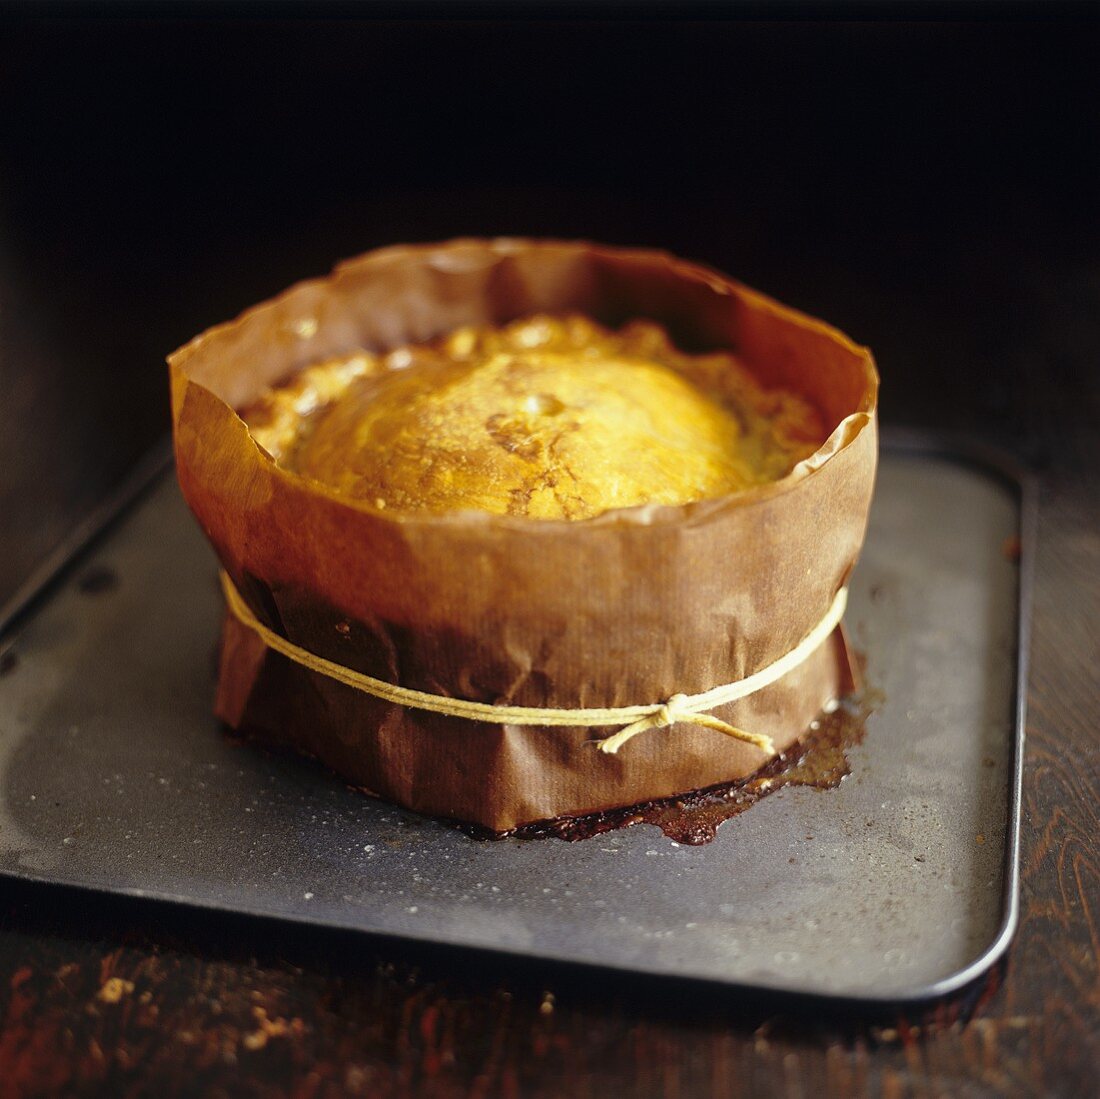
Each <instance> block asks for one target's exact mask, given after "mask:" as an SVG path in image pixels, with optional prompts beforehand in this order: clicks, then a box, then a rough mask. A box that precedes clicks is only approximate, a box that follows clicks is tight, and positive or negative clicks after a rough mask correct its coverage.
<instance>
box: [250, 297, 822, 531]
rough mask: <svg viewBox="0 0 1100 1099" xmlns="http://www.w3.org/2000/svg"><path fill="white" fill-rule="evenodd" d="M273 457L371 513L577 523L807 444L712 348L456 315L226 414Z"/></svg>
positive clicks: (748, 378)
mask: <svg viewBox="0 0 1100 1099" xmlns="http://www.w3.org/2000/svg"><path fill="white" fill-rule="evenodd" d="M242 416H243V417H244V419H245V421H246V423H247V424H248V426H249V429H250V431H251V433H252V435H253V437H254V438H255V439H256V441H257V442H258V443H259V444H260V445H261V446H262V447H264V448H265V449H266V450H267V451H268V452H269V453H270V454H271V455H272V456H273V457H274V458H275V460H276V461H277V462H279V463H280V464H281V465H283V466H284V467H285V468H287V469H290V470H294V471H296V472H298V473H300V474H304V475H305V476H307V477H310V478H312V479H313V480H315V481H318V482H320V483H322V484H324V485H326V486H328V487H329V488H331V489H333V490H335V491H336V492H338V493H340V494H342V495H345V496H347V497H350V498H353V499H356V500H361V501H364V502H366V503H368V504H370V505H372V506H373V507H376V508H379V509H389V510H394V511H406V512H425V511H426V512H431V513H437V514H439V513H444V512H451V511H459V510H463V509H470V508H472V509H478V510H482V511H488V512H492V513H495V514H507V515H522V516H528V517H530V518H536V519H585V518H589V517H592V516H595V515H599V514H601V513H602V512H605V511H608V510H610V509H613V508H622V507H631V506H635V505H638V504H647V503H648V504H685V503H690V502H692V501H695V500H702V499H709V498H712V497H718V496H724V495H726V494H728V493H732V492H737V491H739V490H742V489H744V488H747V487H749V486H752V485H756V484H761V483H764V482H767V481H772V480H777V479H779V478H781V477H783V476H784V475H786V474H787V473H788V472H790V470H791V469H792V468H793V467H794V465H795V464H797V462H799V461H800V460H802V459H803V458H806V457H808V456H809V455H810V454H812V453H813V452H814V450H816V449H817V448H818V446H820V445H821V443H822V442H823V441H824V430H823V426H822V423H821V419H820V416H819V415H818V413H817V411H816V410H815V409H814V408H813V406H812V405H811V404H810V403H809V402H808V401H806V400H805V399H803V398H801V397H799V396H796V395H795V394H792V393H788V392H784V391H777V390H765V389H763V388H762V387H761V386H760V385H759V383H757V382H756V380H755V379H754V378H753V377H752V375H751V374H750V373H749V372H748V371H747V370H746V369H745V368H744V367H743V366H742V365H741V364H740V363H739V362H738V360H737V358H736V356H734V355H733V354H731V353H729V352H718V353H710V354H707V355H687V354H684V353H682V352H680V351H678V350H677V349H676V348H675V347H674V346H673V345H672V344H671V342H670V341H669V339H668V336H667V335H666V333H665V331H664V330H663V329H662V328H661V327H660V326H659V325H656V324H654V323H652V322H649V321H634V322H632V323H631V324H628V325H627V326H626V327H624V328H623V329H621V330H620V331H618V332H613V331H610V330H608V329H606V328H603V327H601V326H600V325H598V324H596V323H595V322H593V321H590V320H588V319H586V318H584V317H545V316H535V317H530V318H525V319H523V320H519V321H515V322H513V323H512V324H509V325H507V326H504V327H501V328H493V327H488V326H485V327H476V328H474V327H470V328H462V329H459V330H457V331H455V332H453V333H451V334H450V335H449V336H446V337H443V338H441V339H439V340H436V341H434V342H432V343H429V344H421V345H415V346H409V347H403V348H399V349H398V350H396V351H392V352H390V353H389V354H388V355H385V356H377V355H372V354H370V353H367V352H357V353H355V354H353V355H349V356H346V357H343V358H340V359H334V360H331V361H328V362H324V363H318V364H316V365H314V366H311V367H308V368H307V369H305V370H303V371H301V372H300V373H299V374H298V375H296V377H295V378H293V379H292V380H291V381H290V382H288V383H287V384H286V385H283V386H279V387H276V388H274V389H271V390H269V391H268V392H267V393H266V394H265V395H264V397H263V398H262V399H261V400H260V401H259V402H257V403H256V404H255V405H254V406H252V407H251V408H249V409H246V410H245V411H244V412H242Z"/></svg>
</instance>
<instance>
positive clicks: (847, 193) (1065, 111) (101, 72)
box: [0, 5, 1100, 603]
mask: <svg viewBox="0 0 1100 1099" xmlns="http://www.w3.org/2000/svg"><path fill="white" fill-rule="evenodd" d="M651 7H652V6H651ZM43 10H44V9H35V8H29V7H10V6H9V7H7V8H4V7H2V6H0V516H3V518H4V521H5V522H7V523H9V524H14V525H17V526H18V527H19V529H20V531H21V537H20V538H19V539H18V540H17V548H16V549H14V550H12V551H10V552H9V553H7V554H6V555H5V559H4V560H3V561H0V603H2V602H3V600H4V598H5V597H7V596H8V595H10V594H11V591H12V590H13V589H14V588H15V586H16V585H17V583H18V582H19V581H20V580H21V579H22V578H24V577H25V576H26V575H27V573H28V572H29V571H30V570H31V568H32V566H33V565H34V564H35V563H36V562H37V561H39V560H41V558H42V557H43V555H44V554H45V553H46V552H47V551H48V550H50V549H51V547H52V546H53V545H55V544H56V542H57V540H58V539H59V537H60V535H61V534H62V533H63V531H64V530H66V529H67V528H68V527H70V526H71V524H72V522H73V519H74V517H76V516H79V515H81V514H84V513H85V512H86V511H87V510H88V508H89V507H91V505H92V503H93V502H94V501H95V500H97V499H99V498H100V497H101V496H102V494H103V492H104V491H105V490H106V489H107V488H108V487H109V486H110V485H111V484H113V483H115V482H116V481H117V479H118V477H119V476H120V474H121V472H122V471H123V470H124V469H125V468H126V467H128V466H130V465H132V464H133V462H134V461H135V460H136V458H137V457H138V456H139V455H140V454H141V453H142V452H144V451H145V450H146V449H147V448H148V447H149V446H150V445H151V444H152V443H153V442H154V441H155V440H156V439H157V438H158V436H160V435H161V434H162V433H164V432H165V431H166V429H167V425H168V417H167V385H166V380H167V379H166V369H165V367H164V364H163V359H164V355H165V354H166V353H167V352H168V351H170V350H171V349H172V348H174V347H176V346H177V345H178V344H180V343H182V342H183V341H185V340H186V339H188V338H190V337H191V336H192V335H194V334H196V333H197V332H198V331H200V330H201V329H203V328H205V327H207V326H208V325H210V324H212V323H214V322H216V321H220V320H224V319H226V318H228V317H229V316H231V315H234V314H235V313H237V312H238V311H240V310H241V309H243V308H245V307H246V306H248V305H250V304H253V303H254V302H256V301H258V300H260V299H262V298H265V297H267V296H269V295H271V294H273V293H275V292H277V291H278V290H280V289H282V288H283V287H284V286H286V285H288V284H289V283H291V282H293V281H296V280H297V279H300V278H303V277H307V276H312V275H317V274H321V273H323V272H325V271H326V270H327V269H328V268H329V267H330V266H331V265H332V263H333V262H334V261H336V260H338V259H340V258H342V257H346V256H350V255H353V254H355V253H357V252H359V251H362V250H365V249H368V248H371V247H374V246H376V245H380V244H387V243H393V242H397V241H406V240H432V239H439V238H446V237H449V236H452V235H456V234H479V235H480V234H484V235H490V234H534V235H538V234H546V235H559V236H563V237H574V236H580V237H588V238H593V239H597V240H606V241H610V242H616V243H623V244H640V245H650V246H660V247H665V248H669V249H671V250H673V251H675V252H678V253H681V254H683V255H685V256H688V257H691V258H695V259H699V260H703V261H707V262H709V263H711V264H714V265H716V266H718V267H720V268H722V269H725V270H727V271H729V272H730V273H732V274H734V275H735V276H737V277H739V278H741V279H743V280H744V281H746V282H748V283H750V284H752V285H755V286H758V287H759V288H761V289H763V290H765V291H767V292H770V293H772V294H773V295H775V296H777V297H779V298H780V299H782V300H784V301H787V302H789V303H790V304H793V305H796V306H798V307H801V308H803V309H805V310H808V311H810V312H812V313H815V314H818V315H821V316H823V317H825V318H826V319H828V320H831V321H832V322H834V323H835V324H837V325H839V326H840V327H842V328H843V329H845V330H846V331H848V332H849V333H850V334H851V335H852V336H854V337H855V338H856V339H858V340H860V341H862V342H865V343H867V344H869V345H870V346H871V347H872V348H873V349H874V350H875V352H876V354H877V356H878V359H879V362H880V366H881V370H882V374H883V378H884V385H883V396H882V401H883V416H884V420H885V421H886V422H887V423H891V422H893V423H897V422H904V423H917V424H920V423H926V422H935V423H936V424H938V425H940V426H947V427H960V428H964V429H966V430H968V431H970V432H971V433H977V434H981V435H984V436H986V437H989V438H992V439H993V440H995V441H999V442H1002V443H1004V444H1006V445H1007V446H1009V447H1010V448H1011V449H1013V450H1016V451H1019V452H1021V453H1023V454H1024V455H1026V456H1027V457H1029V458H1040V459H1041V457H1042V455H1038V454H1036V453H1034V451H1035V450H1036V449H1037V444H1036V442H1035V440H1037V439H1038V438H1039V436H1040V432H1039V431H1037V430H1036V424H1035V422H1034V421H1035V416H1036V415H1037V414H1039V411H1037V410H1036V409H1035V408H1034V407H1027V406H1023V405H1021V404H1020V402H1019V401H1018V400H1015V399H1014V397H1013V394H1014V393H1019V392H1023V390H1024V388H1025V385H1024V383H1025V382H1026V375H1027V374H1028V373H1029V372H1039V373H1043V372H1048V371H1050V370H1051V364H1050V362H1049V361H1048V360H1049V357H1050V356H1052V355H1057V354H1058V353H1059V352H1058V348H1057V346H1054V345H1048V346H1046V347H1045V348H1044V349H1043V350H1042V351H1041V352H1039V353H1036V352H1035V351H1034V348H1033V347H1032V346H1031V343H1030V340H1029V337H1030V336H1031V335H1033V334H1034V332H1035V331H1036V328H1037V326H1040V325H1045V326H1047V327H1048V328H1053V329H1054V330H1057V329H1059V328H1060V327H1061V326H1062V325H1063V323H1064V324H1066V325H1076V326H1081V325H1082V324H1086V325H1087V324H1090V310H1091V311H1093V312H1092V318H1093V319H1094V316H1095V308H1096V305H1097V295H1098V279H1100V220H1098V218H1097V216H1096V213H1097V199H1096V196H1097V195H1098V194H1100V161H1098V155H1097V148H1098V135H1100V127H1098V122H1100V94H1098V91H1100V87H1098V81H1097V78H1096V75H1095V74H1096V67H1097V64H1098V50H1097V42H1098V40H1097V35H1096V33H1095V23H1089V22H1087V21H1084V18H1083V13H1087V11H1088V9H1084V8H1078V7H1070V8H1064V7H1063V8H1058V7H1052V6H1046V7H1039V6H1036V7H1034V8H1028V7H1022V8H1021V7H1010V8H1000V9H997V8H996V6H991V7H979V8H958V9H956V10H957V11H960V12H962V13H964V14H970V15H972V16H976V17H977V18H975V19H973V20H972V21H969V22H958V21H956V22H952V23H942V22H935V21H933V20H931V19H923V20H917V21H900V20H898V19H897V18H895V17H896V16H897V15H899V14H906V15H920V14H921V13H922V12H925V13H926V14H927V13H928V9H922V8H920V7H919V6H916V7H914V6H910V5H902V6H895V7H860V8H856V7H852V8H849V9H840V10H839V14H847V15H849V16H854V15H862V16H868V17H870V18H865V19H864V20H863V21H847V22H844V21H840V20H838V19H825V20H820V21H816V22H807V21H805V20H796V19H784V20H780V21H773V22H759V21H749V20H736V19H726V20H723V21H715V20H712V19H711V20H701V19H688V18H677V19H674V20H673V19H664V20H658V19H652V18H649V19H641V18H638V16H639V14H641V11H642V9H631V8H627V9H612V8H609V7H597V8H592V9H589V10H590V11H595V12H597V13H599V15H600V16H601V17H600V18H588V19H581V20H577V19H575V18H574V19H556V20H552V21H548V20H547V18H538V16H540V15H541V16H543V17H546V16H549V15H553V14H554V13H556V12H557V13H563V12H564V13H566V14H570V13H571V9H562V8H542V9H537V8H530V7H526V8H525V7H516V8H514V9H511V10H512V11H513V12H516V13H519V14H518V16H517V17H515V18H512V19H510V20H506V21H505V20H501V19H486V18H474V16H477V15H481V16H484V15H485V14H486V12H490V13H491V12H492V11H493V10H495V11H497V12H498V14H499V11H501V10H503V9H499V8H498V9H481V10H480V11H477V10H475V9H470V8H463V7H462V6H460V5H455V6H454V7H453V10H455V11H457V12H458V13H459V14H461V15H464V16H465V18H461V19H451V20H441V19H435V20H433V19H431V18H418V19H410V20H404V21H393V20H386V19H382V18H371V19H363V18H360V19H350V18H347V17H346V16H347V13H348V12H349V11H359V12H361V13H362V12H366V13H379V12H382V9H375V8H371V7H369V6H363V7H361V8H347V7H344V8H339V9H324V8H311V9H308V12H310V13H316V12H322V13H324V12H326V11H327V12H328V16H329V17H328V18H325V19H321V20H317V19H307V18H305V17H304V16H305V14H306V13H307V9H305V8H302V7H296V6H291V7H286V6H273V5H266V6H259V5H257V6H254V7H252V8H242V7H239V6H238V7H237V8H236V9H230V11H231V16H232V17H230V16H226V15H224V14H223V15H221V16H218V17H215V16H214V15H210V14H207V12H208V11H209V10H211V9H209V8H208V7H206V6H203V5H191V6H186V5H185V6H182V7H181V6H179V5H176V6H174V7H171V8H159V9H158V8H157V7H155V6H145V7H140V6H138V7H133V6H131V7H130V8H123V7H114V8H112V7H110V6H101V7H73V8H69V7H65V6H60V7H58V6H55V7H53V8H52V9H45V10H46V11H47V13H48V15H49V17H46V16H43V15H41V14H36V13H40V12H41V11H43ZM213 10H215V11H217V10H222V11H223V12H224V9H213ZM408 10H412V11H418V10H419V11H423V10H424V9H415V8H413V9H408ZM448 10H452V9H448ZM658 10H661V9H658ZM664 10H665V11H670V10H671V9H664ZM716 10H719V9H716V8H710V9H700V8H695V9H693V11H692V14H694V15H696V16H698V15H700V14H705V13H706V12H707V11H716ZM732 10H734V11H737V10H744V9H736V8H735V9H732ZM775 10H776V11H779V12H781V13H787V14H790V13H791V12H792V10H794V9H790V8H776V9H775ZM826 10H827V9H824V8H822V9H815V8H809V9H805V10H804V12H803V14H806V13H811V14H812V13H816V12H824V11H826ZM830 10H831V11H832V14H834V15H835V14H837V11H836V10H835V9H830ZM997 10H1000V11H1002V12H1007V13H1009V14H1011V15H1012V16H1013V17H1014V18H1013V19H1012V20H1001V21H993V20H990V19H986V18H983V17H982V15H983V13H987V14H988V13H990V12H996V11H997ZM246 11H248V12H255V13H258V15H262V16H264V17H263V18H259V17H257V18H252V19H246V18H241V17H240V16H242V15H243V14H244V13H245V12H246ZM120 12H121V13H128V15H127V17H126V18H122V17H120V16H119V14H118V13H120ZM158 12H160V13H161V14H159V15H158V14H157V13H158ZM165 13H167V14H165ZM383 14H384V13H383ZM931 14H936V12H932V13H931ZM1050 14H1054V15H1056V16H1059V18H1055V19H1053V20H1049V19H1048V20H1046V21H1044V20H1040V19H1039V18H1037V16H1039V15H1044V16H1047V15H1050ZM1037 311H1043V312H1044V315H1043V317H1042V318H1040V317H1038V316H1037ZM1095 333H1096V328H1095V324H1094V323H1093V324H1092V327H1091V328H1090V335H1091V336H1095ZM1091 369H1093V370H1094V371H1095V360H1094V361H1093V363H1092V364H1091ZM1078 370H1080V364H1079V365H1078V366H1077V367H1075V368H1074V371H1078ZM1055 372H1056V373H1057V371H1055ZM1072 372H1073V371H1071V373H1072ZM1070 381H1071V382H1072V379H1071V380H1070ZM1059 384H1064V383H1059Z"/></svg>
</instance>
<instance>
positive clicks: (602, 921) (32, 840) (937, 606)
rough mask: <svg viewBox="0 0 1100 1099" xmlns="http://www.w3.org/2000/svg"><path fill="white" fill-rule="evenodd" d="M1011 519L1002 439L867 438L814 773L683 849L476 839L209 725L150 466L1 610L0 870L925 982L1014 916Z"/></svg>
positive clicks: (1003, 938)
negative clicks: (838, 758)
mask: <svg viewBox="0 0 1100 1099" xmlns="http://www.w3.org/2000/svg"><path fill="white" fill-rule="evenodd" d="M1033 525H1034V501H1033V493H1032V490H1031V488H1030V486H1029V484H1028V482H1027V481H1026V480H1021V479H1020V478H1019V477H1018V476H1017V475H1015V474H1014V473H1013V472H1012V471H1011V470H1010V469H1009V468H1008V467H1006V466H1005V465H1004V464H1003V463H999V462H998V461H997V460H994V459H989V458H986V457H977V456H975V454H974V453H963V452H962V451H960V450H958V449H957V448H956V449H951V448H947V447H945V446H943V445H939V446H930V445H929V444H927V443H926V442H923V441H914V440H905V439H903V438H901V439H897V438H896V439H895V440H894V442H893V443H892V444H891V445H890V446H888V447H886V448H885V449H884V453H883V459H882V464H881V468H880V475H879V482H878V488H877V491H876V497H875V502H874V506H873V510H872V514H871V524H870V531H869V534H868V539H867V544H866V548H865V552H864V554H863V558H862V561H861V563H860V565H859V567H858V569H857V571H856V573H855V574H854V576H853V579H852V583H851V598H850V603H849V611H848V616H847V622H848V623H849V626H850V628H851V631H852V634H853V638H854V641H855V644H856V647H857V648H858V649H860V650H861V651H863V652H865V653H866V654H867V678H868V681H869V684H870V685H871V686H872V687H873V688H874V689H875V691H876V693H878V694H880V695H881V698H882V701H880V703H879V705H878V708H877V709H876V711H875V712H874V713H873V714H872V716H871V717H870V718H869V720H868V723H867V733H866V737H865V740H864V741H863V743H862V744H861V745H859V746H856V747H853V748H851V749H850V750H849V757H850V763H851V767H852V774H851V775H850V777H849V778H847V779H846V780H845V781H844V782H843V783H842V784H841V786H840V787H839V788H838V789H835V790H831V791H821V790H816V789H812V788H805V787H803V788H799V787H788V788H786V789H783V790H781V791H779V792H778V793H776V794H775V795H773V796H771V797H769V798H766V799H764V800H762V801H761V802H760V803H758V804H757V805H755V806H754V807H753V808H752V809H751V810H750V811H748V812H746V813H744V814H743V815H741V816H739V817H736V818H734V819H732V820H730V821H728V822H727V823H725V824H724V825H723V826H722V827H721V828H720V829H719V832H718V836H717V839H716V840H715V841H714V842H712V843H710V844H709V845H706V846H702V847H689V846H682V845H677V844H676V843H674V842H672V841H670V840H669V839H667V838H666V837H665V836H664V835H663V834H662V833H661V832H660V831H658V830H657V829H656V828H654V827H651V826H649V825H635V826H634V827H631V828H626V829H622V830H619V831H616V832H611V833H606V834H603V835H599V836H596V837H594V838H592V839H589V840H586V841H583V842H579V843H566V842H563V841H561V840H558V839H555V838H544V839H537V840H520V839H504V840H498V841H486V840H478V839H475V838H472V837H470V836H468V835H467V834H466V833H464V832H463V831H461V830H459V829H458V828H456V827H454V826H453V825H450V824H447V823H445V822H440V821H433V820H428V819H424V818H421V817H418V816H416V815H415V814H412V813H409V812H406V811H404V810H401V809H398V808H395V807H393V806H391V805H387V804H385V803H382V802H378V801H375V800H372V799H370V798H368V797H365V796H363V795H362V794H359V793H356V792H354V791H352V790H350V789H348V788H347V787H345V786H344V785H343V784H342V783H341V782H340V781H339V780H338V779H335V778H334V777H333V776H332V775H330V774H329V773H327V772H325V771H324V770H322V769H321V768H319V767H317V766H315V765H312V764H309V763H306V762H302V761H297V760H294V759H290V758H286V757H281V756H276V755H272V754H269V753H267V752H265V751H263V750H261V749H258V748H254V747H250V746H248V745H246V744H243V743H241V742H239V741H237V740H234V739H232V738H230V737H228V736H227V735H225V734H224V733H223V732H222V731H221V730H220V729H219V727H218V725H217V723H216V722H215V721H214V719H213V718H212V717H211V714H210V704H211V698H212V693H213V674H214V667H215V645H216V639H217V635H218V630H219V623H220V616H221V607H220V601H219V594H218V587H217V582H216V563H215V560H214V557H213V555H212V553H211V551H210V550H209V548H208V547H207V545H206V543H205V542H204V540H203V538H202V535H201V534H200V532H199V530H198V528H197V525H196V524H195V522H194V521H193V519H192V518H191V516H190V514H189V513H188V511H187V509H186V507H185V506H184V504H183V501H182V499H181V497H180V495H179V492H178V490H177V488H176V485H175V482H174V479H173V478H172V477H171V475H170V474H162V475H161V476H160V477H159V478H157V479H155V480H154V482H153V484H152V486H151V487H148V488H147V489H146V490H145V491H144V492H143V493H142V494H141V495H140V498H139V499H138V500H137V502H135V503H133V504H132V506H130V508H129V509H128V510H127V511H126V512H125V514H123V515H122V516H121V517H120V518H119V519H118V520H117V521H116V522H115V524H114V525H113V526H111V527H110V528H109V529H107V530H106V531H105V532H104V533H102V534H101V535H100V537H98V538H97V539H96V540H95V542H94V543H93V544H92V545H91V546H89V547H88V548H87V549H86V551H85V553H84V554H83V556H81V557H80V558H78V559H77V560H76V561H75V562H74V563H71V564H70V566H69V567H68V568H67V569H66V570H65V571H64V572H63V573H62V574H61V575H60V576H58V577H56V578H55V579H54V582H53V583H52V585H50V586H49V587H48V588H47V589H45V590H43V591H42V592H40V593H39V598H38V599H37V601H35V602H34V603H33V604H30V605H26V600H25V599H24V605H23V606H21V608H20V610H21V612H22V613H21V614H20V615H19V616H17V617H16V616H13V615H11V614H9V615H6V616H5V615H3V614H0V621H2V620H4V619H5V618H7V620H8V621H9V623H10V622H11V621H12V619H13V617H16V621H15V623H14V626H13V627H11V628H9V630H8V633H7V635H6V637H5V639H4V640H3V641H0V874H2V875H8V876H11V877H14V878H20V879H25V880H31V881H40V882H50V883H55V884H63V885H66V886H76V887H82V888H85V889H90V890H95V891H97V892H101V893H107V894H123V895H127V896H136V897H144V898H154V899H156V900H160V901H164V902H169V903H182V904H187V905H193V906H199V907H202V908H209V909H222V910H231V911H234V912H241V913H248V914H255V915H259V916H264V917H274V918H277V919H281V920H289V921H295V922H300V923H307V924H319V925H327V926H335V927H339V928H345V929H351V930H358V931H365V932H370V933H373V934H374V935H382V936H394V937H400V938H405V939H411V940H428V941H433V942H440V943H446V944H452V945H454V946H456V947H476V948H482V949H487V950H493V951H502V952H509V953H514V954H520V955H524V956H529V957H535V958H540V959H551V960H559V961H564V962H570V963H582V964H591V965H599V966H605V967H612V968H616V969H622V970H629V971H635V972H643V973H649V974H655V975H661V976H665V977H682V978H695V979H701V980H705V981H711V982H720V983H724V984H728V985H734V986H739V987H742V988H744V987H755V988H760V989H767V990H771V991H784V992H792V993H800V994H810V995H817V996H827V997H843V998H845V999H851V998H855V999H860V1000H870V1001H877V1002H891V1003H894V1002H899V1001H907V1000H922V999H927V998H930V997H934V996H938V995H941V994H944V993H947V992H949V991H952V990H953V989H955V988H958V987H961V986H962V985H964V984H965V983H967V982H968V981H970V980H972V979H973V978H974V977H975V976H977V975H978V974H980V973H981V972H982V970H983V969H984V968H986V967H988V966H989V965H991V964H992V963H993V961H994V960H995V959H996V958H997V957H999V956H1000V954H1001V953H1002V952H1003V951H1004V950H1005V948H1006V947H1007V945H1008V942H1009V940H1010V938H1011V935H1012V932H1013V930H1014V928H1015V923H1016V906H1017V832H1018V824H1019V784H1020V769H1021V753H1022V738H1023V717H1024V714H1023V705H1024V695H1023V691H1022V688H1021V684H1022V683H1024V681H1025V679H1026V651H1027V646H1026V629H1027V613H1026V608H1027V604H1028V588H1029V583H1028V571H1029V567H1030V560H1031V542H1032V537H1033ZM1018 550H1019V551H1020V552H1018Z"/></svg>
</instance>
